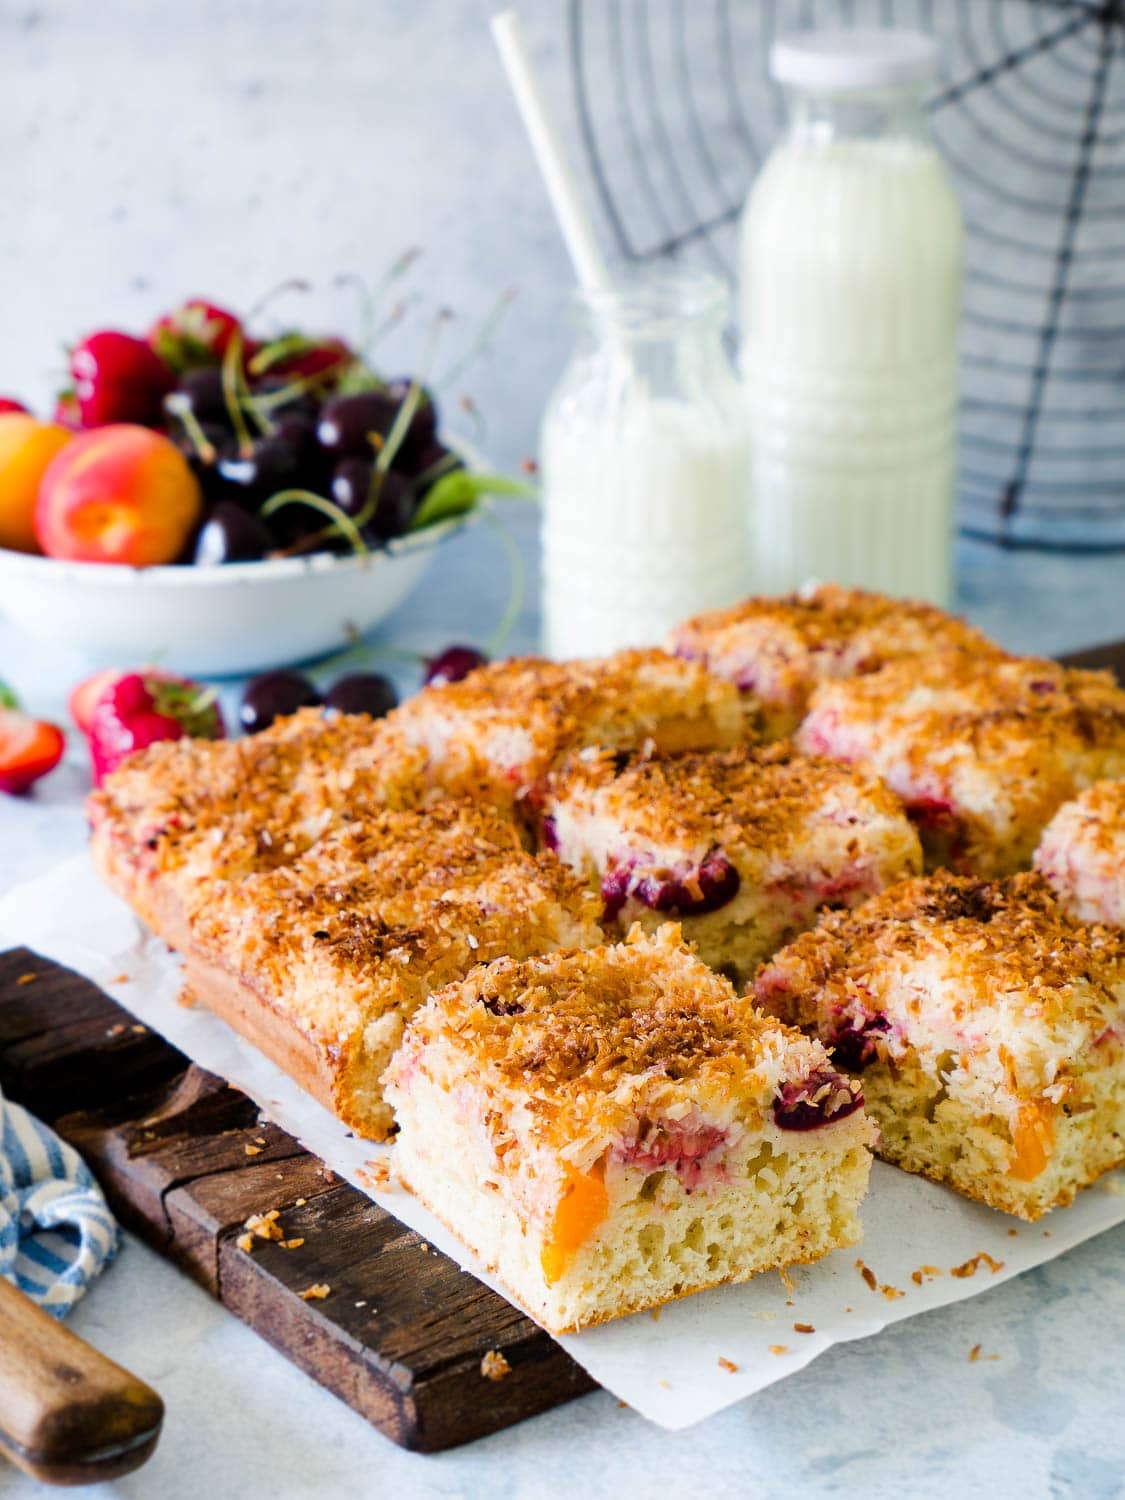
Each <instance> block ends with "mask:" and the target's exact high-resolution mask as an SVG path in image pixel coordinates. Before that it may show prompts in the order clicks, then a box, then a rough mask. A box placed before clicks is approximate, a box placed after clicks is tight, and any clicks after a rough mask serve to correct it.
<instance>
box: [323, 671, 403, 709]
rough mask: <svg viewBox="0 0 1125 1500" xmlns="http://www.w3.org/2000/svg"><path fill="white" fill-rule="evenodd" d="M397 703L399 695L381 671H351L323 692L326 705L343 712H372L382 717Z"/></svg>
mask: <svg viewBox="0 0 1125 1500" xmlns="http://www.w3.org/2000/svg"><path fill="white" fill-rule="evenodd" d="M397 702H398V694H397V693H396V692H395V690H394V687H393V686H392V685H391V683H389V682H388V681H387V679H386V678H385V677H381V676H380V675H379V673H378V672H352V673H351V674H350V675H349V676H347V677H341V678H340V679H339V681H338V682H334V683H333V684H332V686H331V687H330V688H329V689H328V691H327V692H326V693H325V695H324V706H325V708H332V709H335V710H336V712H337V713H341V714H370V716H371V717H372V718H373V719H381V718H382V717H383V715H384V714H389V713H390V711H391V709H392V708H394V706H395V704H396V703H397Z"/></svg>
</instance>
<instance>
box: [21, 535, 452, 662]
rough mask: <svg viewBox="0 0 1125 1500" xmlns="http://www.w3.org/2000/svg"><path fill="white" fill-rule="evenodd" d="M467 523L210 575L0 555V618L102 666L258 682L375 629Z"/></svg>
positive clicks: (228, 567) (182, 569)
mask: <svg viewBox="0 0 1125 1500" xmlns="http://www.w3.org/2000/svg"><path fill="white" fill-rule="evenodd" d="M464 524H465V523H464V518H457V519H453V520H449V521H443V522H440V523H439V524H438V525H436V526H428V527H427V528H426V529H425V530H424V531H419V532H416V533H414V534H413V535H407V536H403V537H398V538H396V539H395V540H394V541H393V542H391V543H390V544H389V545H388V547H387V548H386V550H385V551H380V552H372V553H369V554H368V555H367V556H365V557H334V556H331V555H330V554H328V553H317V554H314V555H312V556H310V557H288V558H279V559H276V560H269V561H262V562H246V563H227V564H224V565H222V566H218V567H212V568H194V567H164V568H127V567H120V566H117V565H115V564H109V563H72V562H59V561H57V560H56V559H54V558H50V557H31V556H28V555H26V554H25V553H22V552H9V551H6V550H4V549H3V548H0V611H2V612H3V613H4V614H6V615H7V616H8V618H9V619H10V620H12V621H13V622H14V623H15V624H16V625H19V626H20V627H22V628H23V629H24V630H26V631H27V632H28V633H29V634H31V635H35V636H39V637H41V638H43V639H46V640H55V641H62V642H65V643H66V644H68V645H70V646H72V647H80V648H81V649H82V650H83V651H84V652H86V653H88V654H89V656H90V658H91V660H92V661H95V660H96V661H97V662H99V663H100V664H103V665H106V666H134V665H136V664H138V663H141V662H147V661H157V662H159V664H160V665H161V666H162V667H167V668H169V670H171V671H173V672H184V673H187V674H192V675H198V676H202V677H211V676H214V677H222V676H227V675H234V674H236V673H243V672H260V671H263V670H265V669H266V668H269V667H276V666H287V665H289V664H290V663H292V662H300V661H306V660H308V659H309V658H310V657H314V656H322V655H324V654H325V653H326V652H329V651H332V650H335V649H337V648H339V647H343V646H345V645H346V644H347V642H348V637H349V633H350V632H351V631H353V630H357V631H367V630H370V629H371V627H372V626H373V625H377V624H378V623H379V621H380V620H382V619H383V618H384V617H385V616H387V615H389V614H390V613H391V611H392V610H393V609H396V608H397V607H398V605H400V604H401V603H402V601H403V600H404V599H405V598H406V596H407V594H409V593H410V592H411V590H412V589H413V588H414V587H415V585H416V584H417V583H418V582H419V581H420V579H421V577H422V575H423V573H424V572H425V571H426V569H427V567H428V566H429V564H430V560H431V558H432V557H433V555H434V551H435V549H436V548H437V547H438V546H440V545H441V543H442V542H443V541H445V540H446V538H448V537H449V536H450V535H451V534H452V533H453V532H455V531H458V530H460V529H461V527H462V526H463V525H464Z"/></svg>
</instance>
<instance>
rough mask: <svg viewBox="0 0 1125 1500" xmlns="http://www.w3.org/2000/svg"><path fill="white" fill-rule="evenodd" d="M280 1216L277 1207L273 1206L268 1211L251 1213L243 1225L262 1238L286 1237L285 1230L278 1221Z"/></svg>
mask: <svg viewBox="0 0 1125 1500" xmlns="http://www.w3.org/2000/svg"><path fill="white" fill-rule="evenodd" d="M278 1218H279V1214H278V1211H277V1209H276V1208H271V1209H270V1210H269V1212H268V1213H264V1214H251V1215H250V1217H249V1218H248V1219H247V1220H246V1222H245V1224H244V1225H243V1226H242V1227H243V1228H244V1229H248V1230H249V1231H250V1233H251V1234H255V1235H257V1237H258V1238H259V1239H260V1240H280V1239H283V1238H284V1237H285V1232H284V1230H283V1229H282V1227H281V1225H280V1224H279V1223H278V1222H277V1221H278Z"/></svg>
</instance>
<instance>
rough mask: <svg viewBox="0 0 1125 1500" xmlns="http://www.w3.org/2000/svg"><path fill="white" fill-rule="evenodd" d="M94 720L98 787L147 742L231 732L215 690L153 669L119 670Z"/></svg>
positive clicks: (92, 738)
mask: <svg viewBox="0 0 1125 1500" xmlns="http://www.w3.org/2000/svg"><path fill="white" fill-rule="evenodd" d="M83 686H85V684H83ZM79 691H81V688H80V689H79ZM72 703H73V699H72ZM79 711H83V710H82V709H80V710H79ZM89 722H90V731H89V738H90V758H91V760H92V761H93V765H94V784H95V785H96V786H101V784H102V782H103V781H104V780H105V778H106V777H107V776H108V775H109V773H110V772H111V771H115V770H116V769H117V767H118V766H119V765H120V764H121V762H122V761H123V760H125V758H126V757H127V756H129V755H132V754H133V752H134V751H136V750H143V749H144V748H145V746H146V745H154V744H156V743H157V742H158V741H160V740H180V739H184V738H185V737H187V736H190V737H192V738H196V739H204V740H219V739H222V738H223V736H224V734H225V733H226V729H225V726H224V724H223V716H222V714H221V713H220V711H219V705H218V704H217V703H216V702H215V693H214V690H213V689H211V688H205V687H202V686H201V685H200V684H199V683H198V682H191V681H189V680H188V679H187V678H186V677H172V676H170V675H168V674H166V673H162V672H154V671H150V670H146V671H143V672H122V673H115V674H114V675H113V677H112V680H110V681H109V682H108V683H107V684H106V686H105V687H104V689H103V691H102V693H101V695H100V697H99V698H98V699H97V702H96V703H95V704H94V706H93V709H92V710H91V711H90V720H89Z"/></svg>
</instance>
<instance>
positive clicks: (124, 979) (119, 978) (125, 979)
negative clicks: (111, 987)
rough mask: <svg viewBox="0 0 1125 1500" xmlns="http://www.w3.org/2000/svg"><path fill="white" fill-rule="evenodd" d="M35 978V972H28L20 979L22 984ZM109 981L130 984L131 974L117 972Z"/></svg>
mask: <svg viewBox="0 0 1125 1500" xmlns="http://www.w3.org/2000/svg"><path fill="white" fill-rule="evenodd" d="M34 978H35V975H34V974H26V975H25V976H24V977H23V979H21V980H20V983H21V984H29V983H30V982H31V980H33V979H34ZM109 982H110V984H128V983H129V976H128V974H115V975H114V976H113V978H112V979H111V980H110V981H109Z"/></svg>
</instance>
